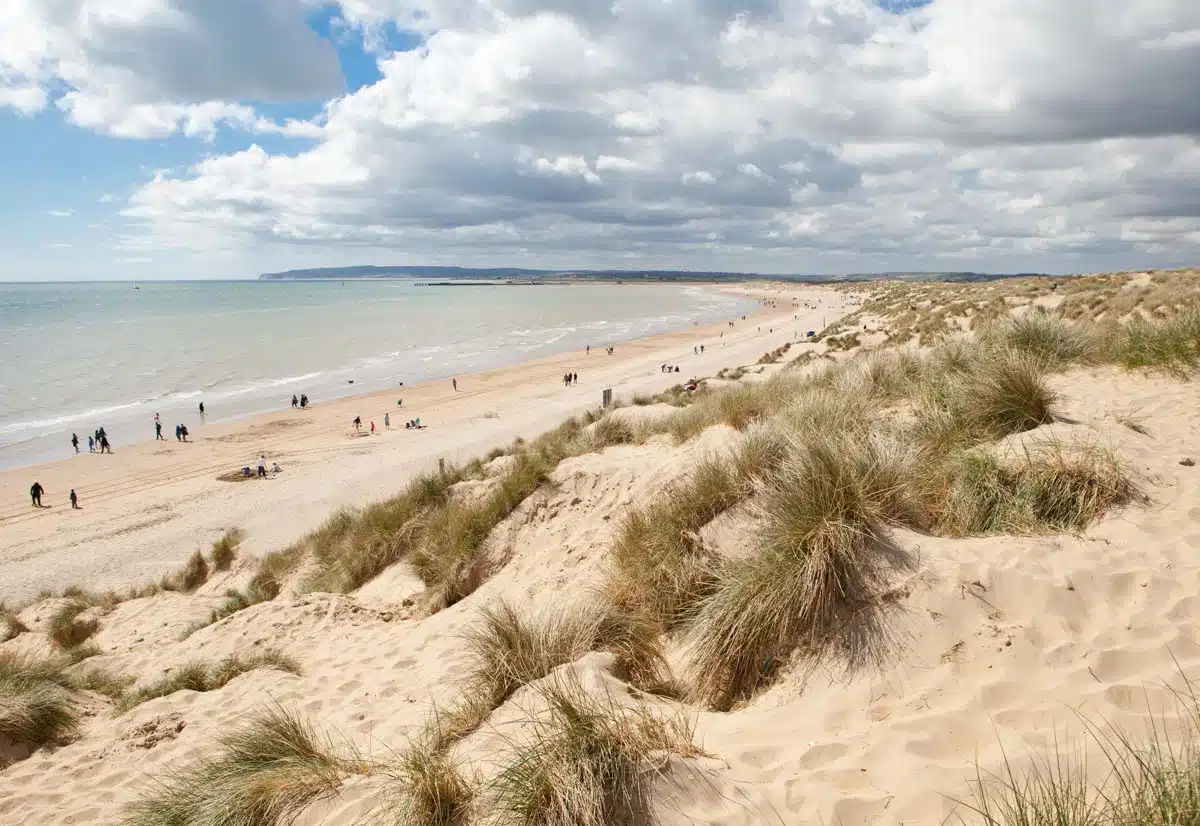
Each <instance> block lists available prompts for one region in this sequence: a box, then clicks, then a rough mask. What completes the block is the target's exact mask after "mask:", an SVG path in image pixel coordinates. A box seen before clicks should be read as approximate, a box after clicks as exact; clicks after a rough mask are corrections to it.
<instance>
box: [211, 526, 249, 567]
mask: <svg viewBox="0 0 1200 826" xmlns="http://www.w3.org/2000/svg"><path fill="white" fill-rule="evenodd" d="M242 536H243V534H242V530H241V528H230V529H229V530H227V531H225V533H223V534H222V535H221V538H220V539H218V540H217V541H216V542H214V543H213V544H212V567H213V570H215V571H228V570H229V569H230V568H232V567H233V563H234V560H236V559H237V554H238V549H239V548H241V546H242Z"/></svg>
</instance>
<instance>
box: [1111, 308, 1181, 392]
mask: <svg viewBox="0 0 1200 826" xmlns="http://www.w3.org/2000/svg"><path fill="white" fill-rule="evenodd" d="M1115 356H1116V358H1117V359H1118V360H1119V361H1120V363H1122V364H1124V365H1125V366H1126V367H1129V368H1131V369H1133V368H1152V369H1160V370H1163V371H1165V372H1167V373H1170V374H1172V375H1175V376H1178V377H1181V378H1188V377H1190V376H1191V375H1192V374H1193V373H1194V372H1195V371H1196V367H1197V366H1198V365H1200V304H1192V305H1190V306H1188V307H1187V308H1185V309H1183V310H1181V311H1180V312H1178V313H1176V314H1175V315H1173V316H1171V317H1170V318H1167V319H1162V320H1156V321H1149V320H1147V319H1145V318H1143V317H1141V316H1137V317H1135V318H1133V319H1132V320H1131V321H1129V322H1128V323H1126V324H1124V325H1123V326H1122V327H1121V328H1120V331H1119V337H1118V344H1117V347H1116V348H1115Z"/></svg>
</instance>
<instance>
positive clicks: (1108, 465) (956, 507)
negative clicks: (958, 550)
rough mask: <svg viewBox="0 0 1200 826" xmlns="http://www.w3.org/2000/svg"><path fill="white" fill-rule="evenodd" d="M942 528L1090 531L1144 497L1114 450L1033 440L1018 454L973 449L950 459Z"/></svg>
mask: <svg viewBox="0 0 1200 826" xmlns="http://www.w3.org/2000/svg"><path fill="white" fill-rule="evenodd" d="M945 473H946V474H947V478H946V480H945V481H944V483H943V484H944V487H945V489H944V491H943V492H942V494H941V496H940V497H939V500H940V501H939V504H938V513H937V515H936V517H935V524H936V531H937V533H940V534H942V535H946V536H968V535H975V534H989V533H1013V534H1038V533H1060V532H1063V531H1079V530H1083V529H1084V528H1085V527H1087V526H1088V525H1089V524H1091V523H1092V522H1093V521H1095V520H1096V519H1097V518H1098V517H1100V516H1101V515H1103V514H1104V513H1106V512H1107V511H1109V510H1110V509H1112V508H1113V507H1116V506H1118V505H1122V504H1125V503H1127V502H1129V501H1131V500H1132V499H1134V498H1136V497H1137V496H1139V494H1138V492H1137V490H1136V488H1135V487H1134V485H1133V483H1132V482H1131V481H1130V479H1129V477H1128V475H1127V474H1126V472H1125V470H1124V468H1123V467H1122V466H1121V463H1120V462H1119V461H1118V460H1117V458H1116V457H1115V456H1114V455H1113V454H1112V452H1111V451H1108V450H1105V449H1103V448H1101V447H1100V446H1099V445H1096V444H1080V445H1073V446H1067V445H1062V444H1059V443H1056V442H1047V443H1042V444H1037V445H1034V446H1033V447H1032V448H1031V449H1030V450H1028V451H1026V452H1024V453H1023V454H1021V455H1020V456H1019V457H1016V458H1015V459H1014V458H1000V457H997V456H995V455H993V454H990V453H986V452H982V451H969V452H966V453H963V454H960V455H958V456H956V457H954V458H952V459H951V460H949V461H948V462H947V464H946V466H945Z"/></svg>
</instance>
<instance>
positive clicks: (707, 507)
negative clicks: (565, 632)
mask: <svg viewBox="0 0 1200 826" xmlns="http://www.w3.org/2000/svg"><path fill="white" fill-rule="evenodd" d="M745 493H746V490H745V488H744V487H743V484H742V478H741V477H740V475H739V474H738V473H737V472H736V470H735V468H734V467H733V466H732V465H731V464H729V463H725V462H722V461H720V460H717V459H706V460H703V461H701V462H700V463H699V464H697V465H696V467H695V468H693V469H692V471H691V472H690V473H689V474H688V475H687V476H686V477H685V478H684V479H683V480H681V481H680V482H678V483H676V484H674V485H671V486H669V487H668V488H667V489H666V490H665V491H664V492H663V493H662V494H660V495H659V496H657V497H655V498H654V499H653V500H652V501H651V502H650V503H649V504H647V505H646V506H645V507H642V508H638V509H636V510H634V511H632V512H630V513H629V514H628V515H627V516H626V517H625V519H624V520H623V521H622V523H621V526H620V528H619V529H618V532H617V539H616V541H615V543H614V544H613V547H612V558H613V565H612V568H611V570H610V574H609V577H608V580H607V582H606V583H605V591H606V593H607V594H608V597H609V598H610V599H611V600H612V601H613V603H614V604H616V605H618V606H621V607H622V608H623V609H624V610H628V611H633V612H635V613H638V614H641V615H644V616H646V617H650V618H652V619H653V620H655V621H656V622H658V623H659V624H660V625H662V626H663V627H665V628H672V627H675V626H677V625H678V624H679V623H680V622H681V621H682V620H683V618H684V617H685V616H686V615H687V613H688V612H689V611H690V610H691V609H692V607H693V606H694V605H695V604H696V602H697V601H698V600H700V599H701V598H702V597H704V596H705V595H706V594H708V593H710V592H711V590H712V585H713V582H712V573H711V569H712V564H713V561H714V559H713V555H712V553H711V552H709V551H708V550H706V549H705V548H704V545H703V543H702V542H701V541H700V537H699V535H698V531H699V530H700V529H701V528H703V527H704V526H705V525H707V524H708V523H709V522H711V521H712V520H713V519H715V518H716V517H718V516H720V515H721V514H722V513H724V512H725V511H726V510H728V509H729V508H731V507H733V506H734V505H735V504H737V502H738V501H739V500H740V499H741V498H743V496H744V495H745Z"/></svg>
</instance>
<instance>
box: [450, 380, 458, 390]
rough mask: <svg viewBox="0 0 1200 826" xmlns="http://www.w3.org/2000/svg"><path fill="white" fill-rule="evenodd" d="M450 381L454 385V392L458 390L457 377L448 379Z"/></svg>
mask: <svg viewBox="0 0 1200 826" xmlns="http://www.w3.org/2000/svg"><path fill="white" fill-rule="evenodd" d="M450 383H451V384H452V385H454V392H455V393H457V392H458V379H450Z"/></svg>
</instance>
